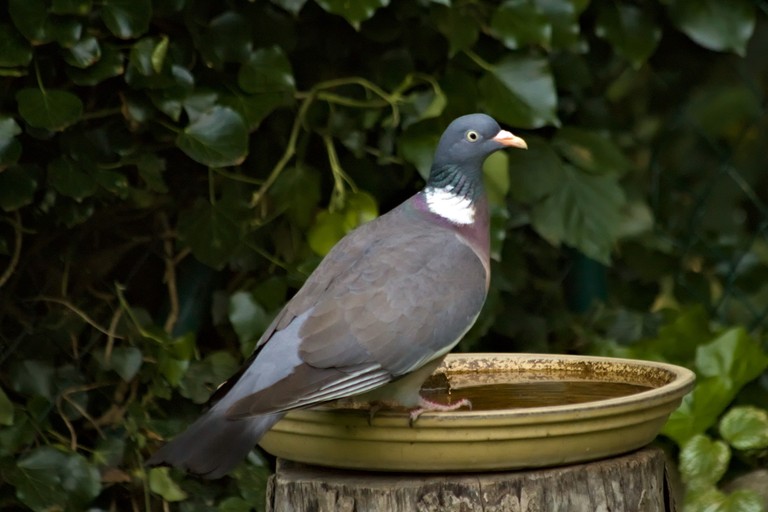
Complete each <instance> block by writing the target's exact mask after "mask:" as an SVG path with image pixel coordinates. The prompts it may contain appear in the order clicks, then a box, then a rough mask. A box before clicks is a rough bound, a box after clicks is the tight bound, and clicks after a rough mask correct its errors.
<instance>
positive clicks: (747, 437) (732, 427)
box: [720, 405, 768, 450]
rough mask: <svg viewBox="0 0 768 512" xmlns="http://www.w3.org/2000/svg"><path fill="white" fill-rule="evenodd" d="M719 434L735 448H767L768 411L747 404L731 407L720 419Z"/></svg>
mask: <svg viewBox="0 0 768 512" xmlns="http://www.w3.org/2000/svg"><path fill="white" fill-rule="evenodd" d="M720 435H722V436H723V439H725V440H726V441H728V443H729V444H730V445H731V446H733V447H734V448H736V449H737V450H762V449H764V448H768V411H766V410H765V409H760V408H758V407H753V406H748V405H747V406H739V407H733V408H731V409H730V410H729V411H728V412H726V413H725V415H724V416H723V418H722V419H721V420H720Z"/></svg>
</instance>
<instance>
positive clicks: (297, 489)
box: [267, 447, 676, 512]
mask: <svg viewBox="0 0 768 512" xmlns="http://www.w3.org/2000/svg"><path fill="white" fill-rule="evenodd" d="M267 510H268V511H269V512H308V511H312V512H475V511H478V512H480V511H482V512H596V511H597V512H675V510H676V507H675V504H674V498H673V493H672V492H671V491H670V489H669V484H668V479H667V471H666V458H665V455H664V452H663V451H662V450H661V449H659V448H656V447H645V448H642V449H640V450H638V451H635V452H632V453H629V454H626V455H621V456H618V457H614V458H611V459H603V460H598V461H594V462H588V463H584V464H575V465H570V466H563V467H556V468H545V469H536V470H529V471H509V472H497V473H473V474H467V473H456V474H451V473H444V474H422V473H373V472H364V471H347V470H339V469H331V468H323V467H319V466H309V465H306V464H300V463H297V462H291V461H288V460H282V459H278V463H277V472H276V473H275V474H274V475H273V476H272V477H271V478H270V482H269V487H268V490H267Z"/></svg>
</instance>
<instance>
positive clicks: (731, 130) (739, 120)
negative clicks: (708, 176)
mask: <svg viewBox="0 0 768 512" xmlns="http://www.w3.org/2000/svg"><path fill="white" fill-rule="evenodd" d="M688 112H689V113H690V116H691V118H692V120H693V122H694V123H696V126H697V128H698V129H701V130H702V131H703V132H704V133H706V134H708V135H709V136H710V137H713V138H715V137H724V138H725V137H733V138H734V139H736V140H738V139H737V138H738V137H739V136H740V135H739V134H741V133H742V132H743V130H745V129H746V128H747V127H748V126H750V125H751V124H752V123H754V122H756V121H757V120H758V119H760V117H761V116H762V105H761V104H760V97H759V94H757V91H755V90H754V89H753V88H751V87H748V86H747V85H746V84H735V85H721V84H717V85H715V86H713V87H708V88H703V89H701V90H699V91H697V93H696V94H694V95H693V96H692V97H691V100H690V104H689V106H688Z"/></svg>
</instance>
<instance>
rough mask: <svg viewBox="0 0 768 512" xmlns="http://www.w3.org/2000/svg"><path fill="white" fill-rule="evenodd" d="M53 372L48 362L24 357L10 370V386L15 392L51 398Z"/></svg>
mask: <svg viewBox="0 0 768 512" xmlns="http://www.w3.org/2000/svg"><path fill="white" fill-rule="evenodd" d="M54 373H55V372H54V369H53V367H52V366H51V365H50V363H48V362H45V361H37V360H34V359H25V360H24V361H21V362H20V363H19V364H18V365H16V366H15V367H14V368H13V369H12V370H11V387H12V388H13V390H14V391H16V392H17V393H21V394H24V395H29V396H41V397H43V398H46V399H48V400H51V399H52V397H53V377H54Z"/></svg>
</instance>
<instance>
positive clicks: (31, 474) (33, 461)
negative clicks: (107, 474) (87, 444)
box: [8, 446, 101, 511]
mask: <svg viewBox="0 0 768 512" xmlns="http://www.w3.org/2000/svg"><path fill="white" fill-rule="evenodd" d="M8 481H9V482H10V483H11V484H12V485H13V486H14V487H15V488H16V497H17V498H18V499H19V500H20V501H21V502H22V503H24V504H25V505H26V506H28V507H29V508H31V509H32V510H35V511H43V510H53V509H56V508H59V509H61V508H67V509H70V510H83V509H85V508H87V507H86V505H87V504H88V503H90V502H91V500H93V498H95V497H96V496H98V494H99V492H100V491H101V479H100V477H99V472H98V470H97V469H96V468H95V467H94V466H92V465H91V464H89V463H88V461H87V460H86V459H85V458H84V457H83V456H82V455H80V454H77V453H66V452H63V451H60V450H57V449H56V448H53V447H51V446H43V447H40V448H36V449H34V450H33V451H32V452H30V453H29V454H28V455H26V456H24V457H23V458H21V459H20V460H19V462H18V465H17V467H16V468H14V469H13V470H12V471H10V472H9V474H8Z"/></svg>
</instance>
